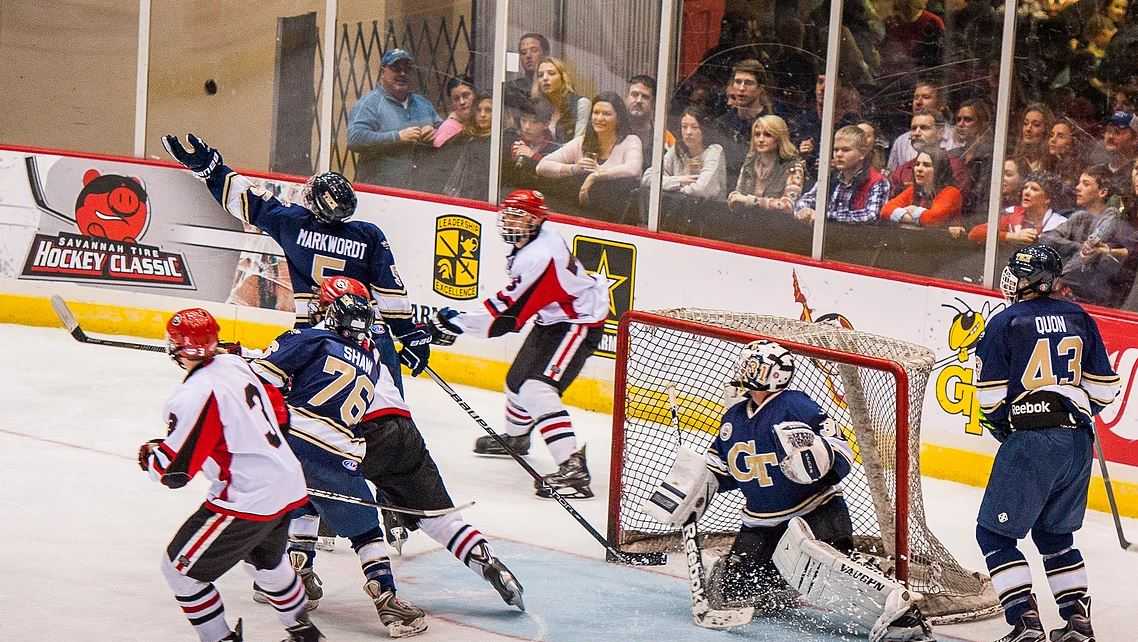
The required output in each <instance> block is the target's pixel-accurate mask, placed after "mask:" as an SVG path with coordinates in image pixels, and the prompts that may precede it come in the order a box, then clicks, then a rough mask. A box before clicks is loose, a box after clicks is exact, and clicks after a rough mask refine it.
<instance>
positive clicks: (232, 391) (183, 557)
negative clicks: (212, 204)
mask: <svg viewBox="0 0 1138 642" xmlns="http://www.w3.org/2000/svg"><path fill="white" fill-rule="evenodd" d="M217 333H218V325H217V321H216V320H215V319H214V318H213V316H212V315H211V314H210V313H209V312H208V311H206V310H204V309H202V308H190V309H187V310H182V311H180V312H177V313H175V314H174V316H172V317H170V320H169V321H168V322H167V324H166V335H167V351H168V352H169V354H170V356H171V358H173V359H174V361H175V362H176V363H177V364H178V365H179V366H181V367H182V368H183V369H185V370H186V371H187V372H186V378H185V380H184V381H183V382H182V383H181V384H180V385H179V386H178V388H177V389H176V390H175V391H174V394H173V395H172V396H171V397H170V400H169V401H167V402H166V407H165V408H164V411H163V413H162V415H163V419H165V421H166V437H165V438H163V439H154V440H151V441H148V442H146V443H145V444H143V445H142V447H141V448H139V451H138V465H139V466H140V467H141V468H142V470H144V471H146V472H148V473H150V476H151V477H152V478H153V479H155V480H157V481H160V482H161V483H162V484H163V485H164V486H167V487H170V488H182V487H183V486H185V485H186V484H188V483H189V482H190V480H191V479H193V478H194V476H195V475H197V474H198V473H199V472H200V473H202V474H203V475H205V476H206V477H208V478H209V479H210V480H211V481H212V485H211V486H210V489H209V493H208V495H207V498H206V501H205V503H203V504H202V506H201V507H200V508H199V509H198V510H197V512H195V513H194V514H193V515H191V516H190V518H189V519H188V520H186V522H185V524H183V525H182V527H181V528H180V529H179V530H178V533H177V534H176V535H174V538H173V540H171V542H170V545H169V546H168V547H167V548H166V555H165V556H164V557H163V558H162V574H163V575H164V576H165V577H166V582H167V583H168V584H169V585H170V588H171V589H172V590H173V591H174V596H175V597H176V598H177V600H178V605H179V606H181V607H182V611H183V612H185V614H186V617H187V618H188V619H189V621H190V624H192V625H193V627H194V629H195V631H196V632H197V634H198V637H199V638H200V639H201V640H202V642H218V641H219V640H230V641H238V642H239V641H240V640H241V639H242V631H241V621H240V620H238V622H237V628H236V630H233V631H231V630H230V629H229V625H228V624H227V623H226V621H225V607H224V605H223V604H222V601H221V594H220V593H218V592H217V588H216V587H215V586H214V584H213V582H214V581H215V580H217V578H219V577H221V575H222V574H224V573H225V572H226V571H228V570H229V569H230V568H232V567H234V566H236V565H237V564H238V563H239V562H242V561H244V562H245V570H246V571H248V572H249V574H250V575H252V576H253V579H254V581H255V582H258V583H260V585H261V586H263V587H264V589H265V591H266V592H268V593H269V594H270V595H271V596H272V601H271V602H272V605H273V608H275V609H276V610H277V613H278V615H279V617H280V621H281V623H282V624H283V625H284V626H285V627H286V630H287V632H288V634H289V637H288V640H286V642H288V641H292V642H318V641H319V640H323V639H324V638H323V637H322V636H321V635H320V631H319V630H317V629H316V627H315V626H314V625H313V624H312V623H311V622H310V621H309V620H308V617H307V615H305V610H306V608H305V607H306V605H307V599H306V597H305V591H304V588H303V586H302V583H301V581H300V579H299V578H298V577H297V574H296V572H295V571H294V570H293V567H292V566H291V565H290V564H289V561H288V559H287V558H286V557H285V543H286V541H287V534H288V523H289V520H288V514H289V511H291V510H292V509H294V508H296V507H298V506H301V505H304V504H307V503H308V499H307V494H308V493H307V491H306V490H305V486H304V476H303V474H302V472H301V466H300V463H299V462H298V461H297V460H296V457H295V456H293V453H292V451H291V450H290V449H289V447H288V446H287V445H285V444H284V443H283V440H282V438H281V427H280V426H279V425H278V422H277V418H276V417H275V416H274V414H273V408H274V406H275V405H276V401H277V400H279V396H278V398H277V400H274V398H273V396H272V393H273V392H275V391H270V390H268V389H267V388H266V387H265V386H264V385H263V384H262V382H261V381H260V379H258V378H257V376H256V375H255V374H254V373H253V371H252V370H250V368H249V366H248V365H247V364H246V363H245V361H244V360H243V359H241V358H240V357H237V356H234V355H231V354H224V353H220V352H219V350H218V339H217Z"/></svg>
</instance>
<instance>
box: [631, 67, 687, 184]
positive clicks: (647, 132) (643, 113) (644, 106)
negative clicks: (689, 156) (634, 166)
mask: <svg viewBox="0 0 1138 642" xmlns="http://www.w3.org/2000/svg"><path fill="white" fill-rule="evenodd" d="M624 106H625V107H626V108H627V109H628V118H629V121H630V122H631V123H632V133H633V134H636V136H637V137H638V138H639V139H640V144H641V145H642V146H643V149H642V154H641V155H642V156H643V157H644V169H648V166H649V165H651V164H652V121H653V118H654V117H655V116H656V113H655V110H656V79H655V78H653V77H652V76H645V75H643V74H642V75H639V76H633V77H632V78H629V80H628V93H626V94H625V97H624ZM675 144H676V137H675V136H673V135H672V132H670V131H667V130H664V150H665V152H666V151H667V150H669V149H671V148H672V146H673V145H675Z"/></svg>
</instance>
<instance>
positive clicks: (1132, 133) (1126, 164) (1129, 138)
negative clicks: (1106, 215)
mask: <svg viewBox="0 0 1138 642" xmlns="http://www.w3.org/2000/svg"><path fill="white" fill-rule="evenodd" d="M1102 147H1103V150H1104V151H1105V152H1106V163H1105V164H1106V167H1107V169H1108V170H1110V174H1111V183H1112V184H1113V186H1114V188H1115V193H1118V194H1131V193H1133V189H1132V186H1131V182H1130V172H1131V171H1132V170H1133V168H1134V158H1135V156H1138V116H1135V115H1134V114H1133V113H1131V112H1128V111H1116V112H1113V113H1111V114H1110V115H1108V116H1107V117H1106V120H1105V121H1104V123H1103V129H1102Z"/></svg>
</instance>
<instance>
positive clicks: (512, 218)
mask: <svg viewBox="0 0 1138 642" xmlns="http://www.w3.org/2000/svg"><path fill="white" fill-rule="evenodd" d="M548 217H549V208H547V207H546V206H545V195H544V194H542V193H541V192H539V191H537V190H535V189H517V190H514V191H512V192H510V193H509V194H508V195H507V196H506V198H504V199H502V204H501V205H499V206H498V233H499V234H501V235H502V240H503V241H505V242H507V243H510V244H514V243H521V242H523V241H528V240H530V239H532V238H533V237H534V236H536V235H537V231H538V230H539V229H541V224H542V223H544V222H545V219H546V218H548Z"/></svg>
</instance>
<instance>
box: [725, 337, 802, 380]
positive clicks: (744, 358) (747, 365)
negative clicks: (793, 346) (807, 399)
mask: <svg viewBox="0 0 1138 642" xmlns="http://www.w3.org/2000/svg"><path fill="white" fill-rule="evenodd" d="M793 376H794V356H793V355H792V354H791V353H790V351H789V350H787V349H786V348H784V347H782V346H780V345H779V344H777V343H775V342H773V341H766V340H760V341H752V342H751V343H748V344H747V345H746V346H744V347H743V351H742V352H741V353H740V354H739V360H738V361H737V362H736V363H735V376H734V379H732V381H731V384H732V385H734V386H735V387H737V388H742V389H743V390H744V391H747V392H749V391H752V390H757V391H761V392H775V391H778V390H784V389H785V388H786V387H787V386H788V385H790V379H791V377H793Z"/></svg>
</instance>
